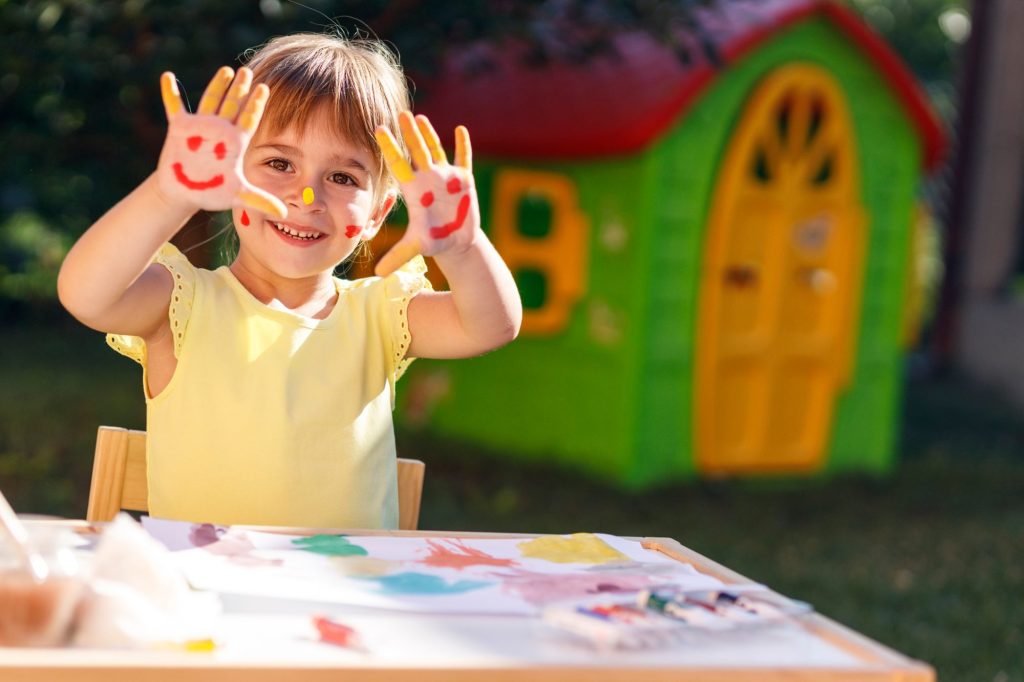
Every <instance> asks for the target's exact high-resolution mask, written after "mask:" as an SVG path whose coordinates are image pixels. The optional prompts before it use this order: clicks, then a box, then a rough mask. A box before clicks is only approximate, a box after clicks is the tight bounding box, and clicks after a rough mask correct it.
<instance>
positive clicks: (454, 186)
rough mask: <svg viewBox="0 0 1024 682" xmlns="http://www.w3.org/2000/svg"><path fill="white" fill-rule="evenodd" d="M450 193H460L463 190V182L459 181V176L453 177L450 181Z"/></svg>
mask: <svg viewBox="0 0 1024 682" xmlns="http://www.w3.org/2000/svg"><path fill="white" fill-rule="evenodd" d="M447 187H448V194H458V193H459V192H461V191H462V183H461V182H459V179H458V178H452V179H451V180H449V181H448V185H447Z"/></svg>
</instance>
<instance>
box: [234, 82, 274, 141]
mask: <svg viewBox="0 0 1024 682" xmlns="http://www.w3.org/2000/svg"><path fill="white" fill-rule="evenodd" d="M269 97H270V88H268V87H267V86H266V85H265V84H263V83H260V84H259V85H257V86H256V87H255V88H254V89H253V91H252V94H251V95H249V100H248V101H247V102H246V103H245V109H243V110H242V115H241V116H239V117H238V125H239V126H241V128H242V130H244V131H245V132H247V133H250V134H251V133H255V132H256V126H258V125H259V124H260V119H261V118H263V109H264V108H265V107H266V106H267V99H268V98H269Z"/></svg>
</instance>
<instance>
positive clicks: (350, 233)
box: [345, 225, 363, 239]
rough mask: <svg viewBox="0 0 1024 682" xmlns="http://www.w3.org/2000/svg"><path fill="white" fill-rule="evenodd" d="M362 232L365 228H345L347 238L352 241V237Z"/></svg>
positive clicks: (354, 226)
mask: <svg viewBox="0 0 1024 682" xmlns="http://www.w3.org/2000/svg"><path fill="white" fill-rule="evenodd" d="M362 231H363V228H361V227H359V226H358V225H349V226H348V227H346V228H345V236H346V237H348V238H349V239H351V238H352V237H355V236H356V235H357V234H359V233H360V232H362Z"/></svg>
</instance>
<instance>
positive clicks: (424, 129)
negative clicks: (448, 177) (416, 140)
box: [416, 114, 448, 165]
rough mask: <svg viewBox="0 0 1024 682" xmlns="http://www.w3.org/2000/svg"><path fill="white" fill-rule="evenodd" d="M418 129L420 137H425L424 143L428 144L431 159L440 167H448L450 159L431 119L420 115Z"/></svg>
mask: <svg viewBox="0 0 1024 682" xmlns="http://www.w3.org/2000/svg"><path fill="white" fill-rule="evenodd" d="M416 127H417V128H419V131H420V135H422V136H423V140H424V142H426V143H427V149H428V150H430V158H431V159H433V161H434V163H436V164H438V165H446V164H447V163H448V157H447V156H445V153H444V148H443V147H441V138H439V137H438V136H437V131H436V130H434V126H432V125H430V119H428V118H427V117H426V116H423V115H422V114H420V115H419V116H417V117H416Z"/></svg>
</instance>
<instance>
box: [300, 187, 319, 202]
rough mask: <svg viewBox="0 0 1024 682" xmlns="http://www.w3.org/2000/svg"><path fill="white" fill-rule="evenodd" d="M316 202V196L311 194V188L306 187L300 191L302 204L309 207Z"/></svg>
mask: <svg viewBox="0 0 1024 682" xmlns="http://www.w3.org/2000/svg"><path fill="white" fill-rule="evenodd" d="M315 200H316V196H315V195H314V194H313V188H312V187H307V188H305V189H304V190H302V203H304V204H305V205H306V206H309V205H310V204H312V203H313V202H314V201H315Z"/></svg>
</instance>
